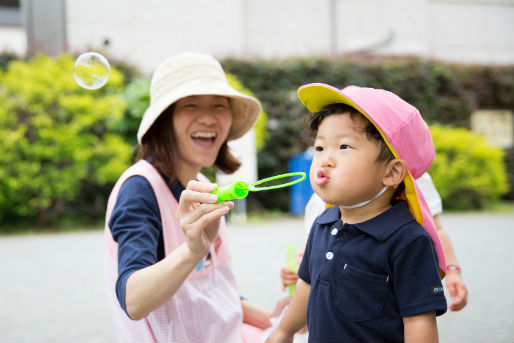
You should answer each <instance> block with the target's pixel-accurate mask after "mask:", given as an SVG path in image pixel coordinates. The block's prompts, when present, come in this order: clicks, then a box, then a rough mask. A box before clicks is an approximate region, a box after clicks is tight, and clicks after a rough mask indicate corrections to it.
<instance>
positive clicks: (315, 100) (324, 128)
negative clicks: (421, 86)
mask: <svg viewBox="0 0 514 343" xmlns="http://www.w3.org/2000/svg"><path fill="white" fill-rule="evenodd" d="M298 96H299V98H300V100H301V102H302V103H303V104H304V105H305V107H307V109H308V110H309V111H310V112H315V113H313V114H312V115H311V120H310V128H311V130H312V132H313V134H314V135H315V143H314V148H315V154H314V158H313V161H312V166H311V170H310V179H311V184H312V187H313V189H314V191H315V192H316V193H317V194H318V195H319V196H320V197H321V199H323V201H324V202H326V203H330V204H334V205H335V206H334V207H332V208H329V209H327V210H326V211H325V212H323V214H321V215H320V216H319V217H318V218H316V220H315V222H314V224H313V227H312V229H311V231H310V235H309V239H308V242H307V246H306V249H305V254H304V257H303V260H302V263H301V265H300V269H299V271H298V274H299V276H300V278H301V280H300V282H299V283H298V287H297V290H296V294H295V296H294V297H293V300H292V302H291V305H290V307H289V309H288V311H287V312H286V314H285V315H284V318H283V320H282V321H281V323H280V325H279V327H278V328H277V329H276V330H275V331H274V332H273V333H272V334H271V335H270V336H269V337H268V340H267V342H291V341H292V338H293V335H294V333H295V332H296V331H298V330H299V329H300V328H302V327H303V326H304V325H305V322H307V324H308V328H309V342H314V343H333V342H345V343H351V342H359V343H362V342H374V343H376V342H416V343H423V342H431V343H432V342H437V341H438V333H437V323H436V315H441V314H443V313H444V312H446V300H445V297H444V294H443V287H442V284H441V280H440V276H442V275H444V273H443V272H440V270H441V271H442V270H444V269H443V268H439V267H443V266H445V265H446V264H445V261H444V255H443V253H442V248H441V244H440V242H439V239H438V238H437V235H436V233H435V229H434V225H433V222H432V219H431V215H430V212H429V211H428V208H427V206H426V202H425V200H424V199H423V196H422V195H421V192H419V190H418V189H417V186H416V184H415V182H414V179H416V178H418V177H419V176H421V175H422V174H423V173H424V172H425V171H426V170H427V169H428V168H429V167H430V165H431V163H432V161H433V159H434V155H435V152H434V146H433V142H432V138H431V135H430V131H429V129H428V127H427V125H426V124H425V122H424V121H423V119H422V118H421V116H420V114H419V112H418V110H417V109H416V108H414V107H413V106H411V105H410V104H408V103H406V102H405V101H403V100H402V99H400V98H399V97H398V96H396V95H395V94H393V93H391V92H388V91H384V90H379V89H372V88H361V87H356V86H349V87H346V88H344V89H342V90H339V89H337V88H334V87H332V86H329V85H326V84H309V85H305V86H302V87H300V89H299V90H298ZM401 199H403V200H401Z"/></svg>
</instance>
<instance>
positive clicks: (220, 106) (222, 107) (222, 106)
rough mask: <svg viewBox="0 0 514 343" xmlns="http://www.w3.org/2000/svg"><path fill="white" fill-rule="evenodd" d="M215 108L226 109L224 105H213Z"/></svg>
mask: <svg viewBox="0 0 514 343" xmlns="http://www.w3.org/2000/svg"><path fill="white" fill-rule="evenodd" d="M214 107H215V108H221V109H224V108H227V105H225V104H215V105H214Z"/></svg>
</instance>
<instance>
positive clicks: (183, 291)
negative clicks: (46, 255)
mask: <svg viewBox="0 0 514 343" xmlns="http://www.w3.org/2000/svg"><path fill="white" fill-rule="evenodd" d="M260 111H261V110H260V104H259V102H258V101H257V100H256V99H254V98H252V97H248V96H245V95H243V94H241V93H239V92H238V91H236V90H234V89H233V88H232V87H231V86H230V85H229V84H228V82H227V80H226V78H225V73H224V72H223V69H222V67H221V65H220V64H219V63H218V61H216V60H215V59H214V58H213V57H211V56H210V55H204V54H196V53H183V54H179V55H175V56H172V57H170V58H168V59H167V60H166V61H164V62H163V63H162V64H161V65H160V66H159V67H158V68H157V69H156V71H155V73H154V75H153V77H152V82H151V87H150V106H149V107H148V109H147V110H146V112H145V114H144V116H143V119H142V121H141V124H140V127H139V130H138V134H137V138H138V142H139V152H138V155H137V162H136V163H135V164H134V165H133V166H132V167H130V168H129V169H128V170H127V171H125V173H124V174H123V175H122V176H121V177H120V179H119V180H118V182H117V183H116V185H115V187H114V189H113V191H112V193H111V196H110V198H109V202H108V206H107V214H106V226H105V248H106V249H105V251H106V259H105V266H106V268H105V272H106V280H107V287H108V293H109V298H110V302H111V309H112V313H113V317H114V321H115V327H116V331H117V334H118V338H119V341H120V342H176V341H177V342H243V341H253V342H254V341H256V340H257V339H258V341H260V337H258V336H259V334H260V331H259V330H258V329H257V328H256V327H258V328H261V329H263V328H266V327H268V326H269V325H270V323H269V318H270V316H271V315H272V314H271V313H270V312H268V311H265V310H262V309H259V308H257V307H254V306H252V305H250V304H249V303H248V302H247V301H245V300H240V296H239V293H238V290H237V286H236V283H235V278H234V274H233V272H232V269H231V265H230V251H229V245H228V239H227V231H226V226H225V222H224V215H225V214H227V213H228V212H229V211H230V209H232V208H233V206H234V204H233V203H232V202H221V203H217V197H216V196H215V195H212V194H209V193H210V192H211V191H213V190H214V189H215V185H212V184H210V183H209V182H208V180H207V179H206V178H205V177H203V176H202V175H201V174H199V172H200V169H201V168H203V167H208V166H212V165H214V166H216V167H217V168H219V169H221V170H223V171H224V172H227V173H231V172H234V171H235V170H236V169H237V168H238V167H239V165H240V163H239V162H238V161H237V160H236V159H235V158H234V156H232V155H231V153H230V151H229V148H228V146H227V141H229V140H233V139H236V138H239V137H241V136H242V135H244V134H245V133H246V132H247V131H248V130H249V129H250V128H251V127H252V126H253V124H254V123H255V121H256V120H257V117H258V115H259V113H260ZM243 321H244V322H245V323H248V324H251V325H252V326H247V325H244V324H243ZM252 335H253V336H252Z"/></svg>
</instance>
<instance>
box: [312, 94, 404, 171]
mask: <svg viewBox="0 0 514 343" xmlns="http://www.w3.org/2000/svg"><path fill="white" fill-rule="evenodd" d="M344 113H349V114H350V118H351V119H352V120H353V121H354V122H355V121H357V120H361V121H365V122H366V127H365V128H364V132H365V133H366V136H367V137H368V139H371V140H372V141H374V142H375V143H377V144H379V146H380V152H379V154H378V156H377V162H383V161H385V162H389V161H391V160H394V158H395V157H394V155H393V153H392V152H391V149H389V147H388V146H387V144H386V142H385V141H384V139H383V138H382V135H381V134H380V132H378V130H377V128H376V127H375V125H373V123H372V122H370V121H369V120H368V119H367V118H366V117H364V116H363V115H362V114H361V113H360V112H359V111H357V110H356V109H355V108H353V107H351V106H349V105H346V104H342V103H336V104H331V105H328V106H325V107H323V108H322V109H321V110H319V111H317V112H314V113H312V114H311V115H310V120H309V128H310V130H311V136H312V137H315V136H316V134H317V133H318V128H319V126H320V125H321V122H322V121H323V119H325V118H326V117H328V116H330V115H334V114H344Z"/></svg>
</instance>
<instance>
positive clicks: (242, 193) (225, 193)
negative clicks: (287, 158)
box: [211, 172, 307, 202]
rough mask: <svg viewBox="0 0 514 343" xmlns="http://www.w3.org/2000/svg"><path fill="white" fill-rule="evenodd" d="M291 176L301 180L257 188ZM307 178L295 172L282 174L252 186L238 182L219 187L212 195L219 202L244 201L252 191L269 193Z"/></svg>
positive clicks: (302, 173)
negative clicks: (216, 197)
mask: <svg viewBox="0 0 514 343" xmlns="http://www.w3.org/2000/svg"><path fill="white" fill-rule="evenodd" d="M291 176H300V178H298V179H296V180H293V181H290V182H287V183H283V184H279V185H272V186H267V187H256V186H257V185H260V184H263V183H266V182H270V181H273V180H278V179H283V178H286V177H291ZM306 177H307V175H306V174H305V173H304V172H294V173H287V174H281V175H276V176H272V177H268V178H266V179H262V180H259V181H257V182H254V183H251V184H250V185H248V184H247V183H245V182H243V181H237V182H234V183H232V184H230V185H227V186H223V187H218V188H216V189H215V190H214V191H212V192H211V194H216V195H217V196H218V202H222V201H227V200H231V199H242V198H245V197H246V196H247V195H248V192H250V191H251V192H258V191H267V190H270V189H277V188H283V187H288V186H292V185H294V184H295V183H298V182H301V181H303V180H305V178H306Z"/></svg>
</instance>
